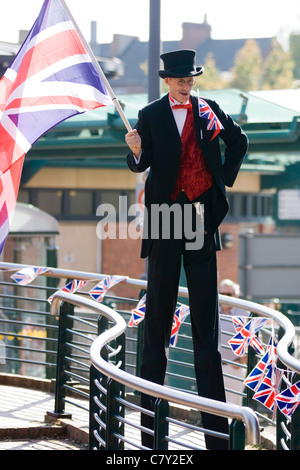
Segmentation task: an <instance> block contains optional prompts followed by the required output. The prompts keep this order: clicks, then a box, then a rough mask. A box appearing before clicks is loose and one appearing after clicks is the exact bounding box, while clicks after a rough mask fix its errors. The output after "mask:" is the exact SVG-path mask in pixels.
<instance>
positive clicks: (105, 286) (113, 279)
mask: <svg viewBox="0 0 300 470" xmlns="http://www.w3.org/2000/svg"><path fill="white" fill-rule="evenodd" d="M127 277H128V276H107V277H105V278H104V279H102V280H101V281H100V282H98V284H97V285H96V286H95V287H93V289H91V290H90V291H89V294H90V296H91V297H92V298H93V299H94V300H97V302H102V300H103V298H104V296H105V294H106V292H107V291H108V290H109V289H111V287H113V286H115V285H116V284H118V283H119V282H122V281H124V280H125V279H127Z"/></svg>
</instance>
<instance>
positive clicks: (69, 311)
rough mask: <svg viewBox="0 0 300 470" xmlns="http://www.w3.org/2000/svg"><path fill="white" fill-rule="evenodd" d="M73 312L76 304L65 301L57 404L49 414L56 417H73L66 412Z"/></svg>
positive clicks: (60, 332) (58, 368)
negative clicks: (67, 368)
mask: <svg viewBox="0 0 300 470" xmlns="http://www.w3.org/2000/svg"><path fill="white" fill-rule="evenodd" d="M73 313H74V305H70V304H66V303H63V304H62V306H61V309H60V316H59V330H58V346H57V365H56V386H55V406H54V413H50V412H48V414H49V415H50V416H51V415H54V416H56V417H58V416H63V417H68V418H71V415H70V414H66V413H65V396H66V388H65V384H66V382H67V374H66V366H67V363H68V360H67V357H68V356H70V352H71V351H70V347H69V346H67V343H70V335H71V333H70V332H69V331H71V330H72V327H73V318H72V316H73Z"/></svg>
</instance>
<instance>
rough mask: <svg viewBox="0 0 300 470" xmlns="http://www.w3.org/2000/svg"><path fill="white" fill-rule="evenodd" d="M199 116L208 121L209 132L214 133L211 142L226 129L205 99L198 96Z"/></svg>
mask: <svg viewBox="0 0 300 470" xmlns="http://www.w3.org/2000/svg"><path fill="white" fill-rule="evenodd" d="M198 106H199V116H200V117H201V118H203V119H206V120H207V130H208V131H214V133H213V136H212V138H211V139H210V140H213V139H214V138H215V137H216V136H217V135H218V134H219V132H220V131H221V130H222V129H224V127H223V124H222V123H221V121H220V119H219V118H218V117H217V116H216V114H215V113H214V112H213V110H212V109H211V107H210V106H209V105H208V104H207V103H206V101H205V100H204V99H203V98H200V97H199V96H198Z"/></svg>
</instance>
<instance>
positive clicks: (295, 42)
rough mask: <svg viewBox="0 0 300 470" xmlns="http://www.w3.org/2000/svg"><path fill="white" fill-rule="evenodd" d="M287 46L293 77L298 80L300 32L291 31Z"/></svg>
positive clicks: (299, 72) (299, 78) (299, 75)
mask: <svg viewBox="0 0 300 470" xmlns="http://www.w3.org/2000/svg"><path fill="white" fill-rule="evenodd" d="M289 47H290V53H291V58H292V60H293V62H294V77H295V79H296V80H300V33H298V34H297V33H291V35H290V38H289Z"/></svg>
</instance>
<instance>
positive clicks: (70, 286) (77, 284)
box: [48, 279, 87, 304]
mask: <svg viewBox="0 0 300 470" xmlns="http://www.w3.org/2000/svg"><path fill="white" fill-rule="evenodd" d="M86 283H87V281H77V279H74V280H73V281H70V282H68V283H67V284H66V285H65V286H64V287H62V288H61V289H59V290H60V291H62V292H69V293H70V294H75V292H77V291H78V289H80V288H81V287H84V286H85V285H86ZM52 299H53V295H51V296H50V297H49V299H48V302H49V303H50V304H51V302H52Z"/></svg>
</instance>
